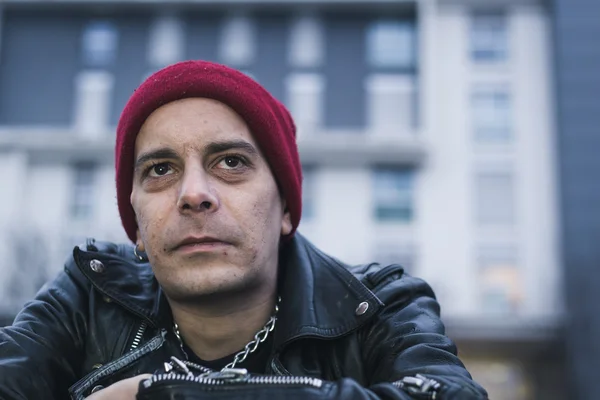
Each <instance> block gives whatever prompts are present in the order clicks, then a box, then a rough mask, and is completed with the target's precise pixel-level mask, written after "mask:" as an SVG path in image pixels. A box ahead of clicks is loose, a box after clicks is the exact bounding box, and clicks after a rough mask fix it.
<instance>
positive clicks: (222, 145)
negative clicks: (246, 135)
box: [204, 140, 258, 155]
mask: <svg viewBox="0 0 600 400" xmlns="http://www.w3.org/2000/svg"><path fill="white" fill-rule="evenodd" d="M235 149H237V150H244V151H246V152H247V153H249V154H251V155H257V154H258V151H257V150H256V148H255V147H254V146H252V145H251V144H250V143H248V142H246V141H245V140H226V141H222V142H213V143H210V144H208V145H207V146H206V147H205V149H204V154H205V155H211V154H216V153H222V152H224V151H228V150H235Z"/></svg>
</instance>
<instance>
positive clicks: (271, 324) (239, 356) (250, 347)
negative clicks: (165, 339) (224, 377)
mask: <svg viewBox="0 0 600 400" xmlns="http://www.w3.org/2000/svg"><path fill="white" fill-rule="evenodd" d="M279 303H281V297H278V298H277V303H275V311H274V312H273V315H271V318H269V320H268V321H267V323H266V324H265V326H263V327H262V329H261V330H259V331H258V332H256V334H255V335H254V338H253V339H252V340H251V341H249V342H248V344H246V346H244V349H243V350H241V351H240V352H238V353H236V355H235V356H233V361H232V362H230V363H229V364H227V365H226V366H224V367H223V369H222V370H225V369H230V368H235V366H236V365H238V364H240V363H243V362H244V361H245V360H246V358H248V356H249V355H250V354H252V353H254V352H255V351H256V349H258V345H259V344H261V343H263V342H264V341H265V340H267V337H269V333H271V332H273V330H274V329H275V322H277V313H278V312H279ZM173 333H175V336H177V340H179V346H180V347H181V351H182V352H183V354H184V355H185V358H186V360H188V361H189V359H190V358H189V356H188V354H187V353H186V352H185V349H184V348H183V340H182V339H181V334H180V333H179V325H177V322H173Z"/></svg>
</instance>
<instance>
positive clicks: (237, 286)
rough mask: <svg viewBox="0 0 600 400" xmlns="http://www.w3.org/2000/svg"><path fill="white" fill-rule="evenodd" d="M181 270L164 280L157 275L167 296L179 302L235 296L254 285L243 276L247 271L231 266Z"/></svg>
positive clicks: (253, 282) (206, 266)
mask: <svg viewBox="0 0 600 400" xmlns="http://www.w3.org/2000/svg"><path fill="white" fill-rule="evenodd" d="M181 272H182V273H179V274H177V275H176V276H173V275H171V276H169V277H168V278H169V279H168V280H166V281H165V280H162V279H159V278H158V277H157V279H158V281H159V283H160V284H161V286H162V288H163V290H164V292H165V293H166V294H167V296H168V297H169V298H171V299H172V300H175V301H179V302H190V301H194V302H197V301H204V300H208V299H216V298H218V297H225V296H235V295H236V294H240V293H243V292H245V291H247V290H250V289H251V288H252V287H253V286H254V285H255V279H253V278H252V277H251V276H245V275H246V274H245V273H244V272H247V271H240V269H239V268H238V267H233V266H215V265H213V266H209V265H205V266H202V267H201V268H198V269H196V270H194V271H185V272H184V271H181ZM186 272H187V273H186ZM161 281H162V282H161Z"/></svg>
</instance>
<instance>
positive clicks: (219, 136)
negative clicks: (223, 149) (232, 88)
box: [135, 98, 257, 154]
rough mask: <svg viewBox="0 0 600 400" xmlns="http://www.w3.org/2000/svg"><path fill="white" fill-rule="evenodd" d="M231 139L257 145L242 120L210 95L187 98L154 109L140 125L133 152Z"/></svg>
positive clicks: (201, 146) (198, 147) (203, 145)
mask: <svg viewBox="0 0 600 400" xmlns="http://www.w3.org/2000/svg"><path fill="white" fill-rule="evenodd" d="M186 100H189V101H186ZM235 141H238V142H239V141H245V142H247V143H249V144H251V145H252V146H253V147H257V146H256V143H255V141H254V138H253V137H252V134H251V133H250V130H249V128H248V126H247V125H246V123H245V121H244V120H243V119H242V118H241V117H240V116H239V115H238V114H237V113H235V112H234V111H233V110H232V109H230V108H229V107H228V106H226V105H225V104H223V103H219V102H218V101H216V100H212V99H205V98H191V99H184V100H178V101H176V102H172V103H169V104H166V105H164V106H162V107H161V108H159V109H157V110H155V111H154V112H153V113H152V114H151V115H150V116H149V117H148V119H147V120H146V121H145V122H144V124H143V125H142V127H141V129H140V132H139V133H138V135H137V138H136V142H135V149H136V154H137V153H138V152H140V151H144V150H145V149H147V148H156V147H171V148H173V149H174V150H177V149H186V148H188V147H192V148H193V149H195V150H196V151H197V150H203V149H205V148H206V147H208V146H214V145H215V144H218V143H223V142H235Z"/></svg>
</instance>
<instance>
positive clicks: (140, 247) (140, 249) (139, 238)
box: [135, 229, 146, 252]
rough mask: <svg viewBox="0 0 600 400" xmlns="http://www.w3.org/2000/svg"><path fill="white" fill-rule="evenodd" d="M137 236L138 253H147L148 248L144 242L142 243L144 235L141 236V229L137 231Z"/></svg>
mask: <svg viewBox="0 0 600 400" xmlns="http://www.w3.org/2000/svg"><path fill="white" fill-rule="evenodd" d="M135 236H136V240H135V247H136V249H137V251H138V252H144V251H146V247H145V246H144V242H142V235H140V230H139V229H137V230H136V231H135Z"/></svg>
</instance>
